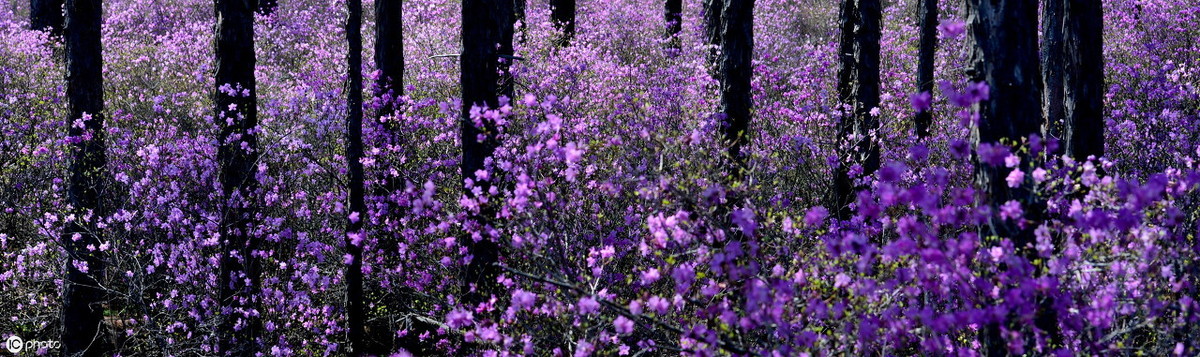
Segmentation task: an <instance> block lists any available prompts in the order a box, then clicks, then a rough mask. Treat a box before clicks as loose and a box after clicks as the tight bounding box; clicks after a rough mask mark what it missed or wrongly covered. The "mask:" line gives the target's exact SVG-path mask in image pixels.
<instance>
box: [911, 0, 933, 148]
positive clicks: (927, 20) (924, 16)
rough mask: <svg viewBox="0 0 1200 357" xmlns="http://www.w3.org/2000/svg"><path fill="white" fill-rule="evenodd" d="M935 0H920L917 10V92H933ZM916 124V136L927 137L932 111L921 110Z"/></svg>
mask: <svg viewBox="0 0 1200 357" xmlns="http://www.w3.org/2000/svg"><path fill="white" fill-rule="evenodd" d="M937 3H938V2H937V0H921V7H920V10H919V14H918V15H917V17H919V18H920V19H921V20H920V24H918V26H919V27H920V28H921V44H920V50H919V53H918V54H917V93H930V94H933V61H934V55H935V54H936V53H937V25H938V4H937ZM913 121H914V122H915V124H916V129H917V138H919V139H924V138H927V137H929V126H930V125H932V124H933V111H932V110H928V109H927V110H922V111H921V112H920V113H917V115H916V117H915V118H914V120H913Z"/></svg>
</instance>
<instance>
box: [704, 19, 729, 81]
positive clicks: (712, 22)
mask: <svg viewBox="0 0 1200 357" xmlns="http://www.w3.org/2000/svg"><path fill="white" fill-rule="evenodd" d="M726 1H728V0H705V2H704V14H703V16H704V40H705V44H706V45H709V51H708V73H709V74H710V75H712V77H713V79H716V80H720V79H721V78H720V76H721V74H720V72H721V68H720V67H721V65H720V63H719V61H720V58H718V56H717V52H718V49H719V48H720V47H721V32H722V31H724V30H722V26H724V24H723V23H722V22H721V12H722V11H724V10H725V2H726Z"/></svg>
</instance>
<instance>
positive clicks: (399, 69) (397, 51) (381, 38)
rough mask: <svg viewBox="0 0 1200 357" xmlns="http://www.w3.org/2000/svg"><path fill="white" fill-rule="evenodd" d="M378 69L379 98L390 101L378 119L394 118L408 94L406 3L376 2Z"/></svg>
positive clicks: (376, 86)
mask: <svg viewBox="0 0 1200 357" xmlns="http://www.w3.org/2000/svg"><path fill="white" fill-rule="evenodd" d="M375 67H377V68H378V69H379V78H378V79H377V80H376V83H375V88H376V89H377V91H378V92H376V93H375V95H376V96H377V97H380V98H387V99H386V100H384V101H383V106H381V107H380V108H379V113H378V114H377V116H380V117H382V116H385V115H392V113H395V111H396V98H399V97H401V96H403V95H404V1H403V0H376V1H375Z"/></svg>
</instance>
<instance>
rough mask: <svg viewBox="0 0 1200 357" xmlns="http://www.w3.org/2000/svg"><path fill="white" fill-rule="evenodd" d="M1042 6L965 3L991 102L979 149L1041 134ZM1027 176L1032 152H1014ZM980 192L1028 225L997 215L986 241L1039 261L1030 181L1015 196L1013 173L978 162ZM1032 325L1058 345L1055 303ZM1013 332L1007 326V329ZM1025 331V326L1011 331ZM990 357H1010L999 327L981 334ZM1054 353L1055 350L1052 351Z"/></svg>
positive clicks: (1014, 0) (977, 66)
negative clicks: (1013, 206) (1005, 243)
mask: <svg viewBox="0 0 1200 357" xmlns="http://www.w3.org/2000/svg"><path fill="white" fill-rule="evenodd" d="M1037 10H1038V8H1037V3H1036V2H1030V1H1025V0H970V1H968V2H967V13H968V19H969V26H970V27H969V31H970V33H971V36H970V38H971V40H972V41H973V42H974V45H973V46H972V51H973V52H972V55H971V58H972V61H973V62H974V63H973V65H974V75H975V76H976V78H975V80H977V81H985V82H986V83H987V85H988V86H989V88H990V90H989V93H990V94H989V99H988V100H984V101H982V102H980V103H979V104H978V105H977V109H978V112H979V126H978V128H977V129H976V131H975V136H976V143H977V144H982V143H992V144H997V143H1000V142H1002V141H1004V142H1021V141H1022V140H1023V139H1025V138H1028V137H1029V136H1030V135H1033V134H1037V133H1038V132H1039V131H1040V129H1041V124H1042V113H1041V110H1040V106H1039V104H1041V103H1040V102H1041V98H1042V93H1041V85H1040V80H1041V78H1040V72H1039V69H1040V68H1039V67H1040V66H1039V63H1038V60H1037V58H1038V57H1037V54H1038V53H1037V52H1038V42H1037V26H1036V21H1037ZM1016 154H1017V155H1018V156H1020V157H1021V163H1022V164H1021V165H1022V166H1021V167H1018V168H1020V169H1022V170H1023V171H1025V172H1030V171H1031V170H1032V167H1031V166H1032V164H1033V161H1034V160H1033V159H1034V158H1033V157H1032V156H1031V155H1030V154H1029V153H1028V151H1016ZM976 162H977V164H976V168H975V180H976V185H977V186H978V187H979V188H980V189H981V190H982V191H983V193H984V196H983V197H986V203H987V204H988V205H990V206H991V209H992V212H1000V205H1003V204H1005V203H1006V202H1009V201H1016V202H1019V203H1020V204H1021V207H1022V208H1023V210H1024V212H1025V215H1024V219H1026V220H1028V223H1027V224H1025V225H1023V226H1021V225H1018V224H1017V223H1016V222H1014V220H1006V219H1002V218H1000V216H999V215H998V214H995V213H994V214H992V215H991V216H990V217H989V218H988V222H987V223H986V224H985V225H984V226H982V227H980V230H981V232H980V234H981V235H982V236H984V237H987V236H997V237H1004V238H1009V239H1011V240H1012V241H1013V243H1014V245H1015V246H1016V248H1017V249H1018V251H1022V252H1025V253H1024V254H1026V258H1029V259H1031V260H1032V259H1033V258H1036V254H1037V253H1036V250H1034V249H1032V245H1033V244H1034V242H1035V237H1034V234H1033V230H1034V228H1036V227H1037V226H1038V224H1039V223H1040V222H1041V221H1042V220H1043V215H1044V212H1045V209H1046V204H1045V202H1044V201H1042V199H1040V198H1039V197H1038V196H1037V195H1035V194H1033V187H1032V183H1031V182H1032V181H1030V180H1026V181H1025V182H1024V183H1022V184H1020V185H1019V186H1017V187H1015V188H1010V187H1008V184H1007V182H1006V181H1005V178H1006V177H1007V176H1008V174H1009V172H1010V171H1011V170H1012V169H1009V168H1007V167H1003V165H998V166H992V165H989V164H987V163H983V162H981V161H980V160H976ZM1039 298H1040V303H1039V306H1038V311H1037V312H1036V316H1035V318H1034V320H1035V321H1034V322H1035V323H1034V325H1035V326H1036V327H1037V328H1039V329H1041V330H1042V331H1045V332H1047V333H1049V334H1050V335H1051V345H1052V346H1053V345H1055V344H1057V341H1056V340H1057V337H1056V336H1057V335H1058V328H1057V325H1058V322H1057V319H1058V318H1057V314H1056V312H1055V310H1054V309H1053V308H1052V306H1053V305H1054V304H1053V301H1052V300H1050V298H1049V297H1046V296H1040V297H1039ZM1003 323H1005V324H1009V322H1003ZM1009 327H1010V328H1024V327H1023V326H1012V325H1010V326H1009ZM980 339H981V340H982V342H983V344H984V348H985V349H986V351H987V353H986V354H987V355H990V356H995V355H1006V354H1007V352H1008V351H1007V346H1006V342H1005V341H1004V340H1003V339H1002V338H1001V336H1000V326H999V324H992V325H989V326H985V327H984V329H983V331H981V333H980ZM1052 348H1053V347H1052Z"/></svg>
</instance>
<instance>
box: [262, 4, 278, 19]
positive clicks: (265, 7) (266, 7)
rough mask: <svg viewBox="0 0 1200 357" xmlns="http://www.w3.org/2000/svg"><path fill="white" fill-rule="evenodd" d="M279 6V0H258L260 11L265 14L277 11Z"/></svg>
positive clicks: (268, 14)
mask: <svg viewBox="0 0 1200 357" xmlns="http://www.w3.org/2000/svg"><path fill="white" fill-rule="evenodd" d="M277 7H279V0H258V13H260V14H262V15H263V16H270V15H271V14H273V13H275V8H277Z"/></svg>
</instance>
